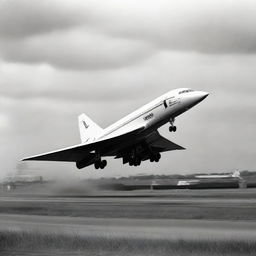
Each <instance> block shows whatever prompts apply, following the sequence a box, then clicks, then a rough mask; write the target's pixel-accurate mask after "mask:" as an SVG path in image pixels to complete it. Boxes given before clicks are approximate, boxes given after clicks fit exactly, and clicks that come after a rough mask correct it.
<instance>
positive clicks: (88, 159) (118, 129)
mask: <svg viewBox="0 0 256 256" xmlns="http://www.w3.org/2000/svg"><path fill="white" fill-rule="evenodd" d="M207 96H208V93H207V92H202V91H194V90H192V89H188V88H181V89H175V90H172V91H169V92H168V93H166V94H164V95H162V96H160V97H159V98H157V99H155V100H153V101H151V102H150V103H148V104H146V105H144V106H143V107H141V108H139V109H138V110H136V111H134V112H133V113H131V114H129V115H128V116H126V117H124V118H122V119H121V120H119V121H117V122H116V123H114V124H112V125H110V126H109V127H107V128H106V129H102V128H101V127H100V126H98V125H97V124H96V123H95V122H93V121H92V120H91V119H90V118H89V117H88V116H86V115H85V114H81V115H80V116H79V117H78V124H79V131H80V137H81V144H78V145H75V146H71V147H67V148H63V149H60V150H56V151H51V152H48V153H45V154H40V155H34V156H30V157H28V158H24V159H22V160H23V161H26V160H40V161H63V162H75V163H76V167H77V168H78V169H81V168H84V167H87V166H89V165H92V164H94V167H95V168H96V169H99V168H101V169H103V168H105V167H106V165H107V161H106V159H103V158H106V157H110V156H112V157H114V158H122V160H123V164H126V163H129V165H130V166H138V165H140V164H141V162H142V161H145V160H150V162H158V161H159V160H160V158H161V153H162V152H166V151H171V150H180V149H184V148H183V147H181V146H179V145H177V144H175V143H173V142H171V141H169V140H167V139H166V138H164V137H162V136H161V135H160V134H159V132H158V131H157V129H158V128H159V127H161V126H163V125H164V124H166V123H168V122H169V123H170V127H169V131H170V132H176V129H177V128H176V126H175V125H174V121H175V118H176V117H177V116H179V115H181V114H182V113H184V112H185V111H187V110H188V109H190V108H192V107H193V106H195V105H196V104H198V103H199V102H201V101H202V100H204V99H205V98H206V97H207Z"/></svg>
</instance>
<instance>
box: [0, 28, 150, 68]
mask: <svg viewBox="0 0 256 256" xmlns="http://www.w3.org/2000/svg"><path fill="white" fill-rule="evenodd" d="M0 52H2V58H3V59H4V60H6V61H10V62H20V63H30V64H33V63H35V64H37V63H38V64H42V63H47V64H50V65H52V66H54V67H60V68H64V69H71V70H72V69H87V70H88V69H94V70H97V69H113V68H118V67H123V66H127V65H132V64H134V63H137V62H139V61H142V60H143V59H145V58H148V57H150V56H151V55H152V54H153V52H154V49H153V47H152V46H151V45H148V44H147V43H146V42H141V41H137V40H130V39H121V38H112V37H111V38H110V37H106V36H104V35H100V34H97V33H91V32H89V31H84V30H75V31H74V30H71V31H65V32H58V33H50V34H47V35H40V36H34V37H29V38H26V39H22V40H12V41H10V40H6V41H2V42H0Z"/></svg>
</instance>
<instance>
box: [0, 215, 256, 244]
mask: <svg viewBox="0 0 256 256" xmlns="http://www.w3.org/2000/svg"><path fill="white" fill-rule="evenodd" d="M0 230H2V231H3V230H9V231H10V230H11V231H13V230H15V231H30V232H41V233H42V232H45V233H48V234H49V233H55V234H56V233H59V234H77V235H79V236H87V237H88V236H93V237H97V236H103V237H104V236H106V237H118V238H120V237H121V238H138V239H169V240H177V239H185V240H187V239H189V240H191V239H196V240H226V239H227V240H239V241H241V240H245V241H247V240H255V239H256V232H255V230H256V223H255V222H249V221H248V222H246V221H240V222H237V221H236V222H234V221H209V220H162V219H130V218H92V217H91V218H85V217H67V216H65V217H63V216H28V215H14V214H0Z"/></svg>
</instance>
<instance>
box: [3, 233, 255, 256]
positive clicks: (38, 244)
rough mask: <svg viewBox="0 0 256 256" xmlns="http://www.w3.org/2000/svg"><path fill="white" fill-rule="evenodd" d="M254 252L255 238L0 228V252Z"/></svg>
mask: <svg viewBox="0 0 256 256" xmlns="http://www.w3.org/2000/svg"><path fill="white" fill-rule="evenodd" d="M13 253H15V255H101V256H105V255H125V256H129V255H159V256H162V255H175V256H185V255H190V256H191V255H192V256H193V255H199V256H200V255H207V256H213V255H214V256H220V255H232V256H233V255H251V256H252V255H255V253H256V241H232V240H227V241H197V240H174V241H173V240H167V239H166V240H156V239H154V240H153V239H143V240H142V239H133V238H107V237H103V236H97V237H81V236H78V235H76V234H73V235H72V236H71V235H60V234H52V233H51V234H50V233H49V234H47V233H31V232H24V231H23V232H16V231H7V232H6V231H5V232H0V255H14V254H13Z"/></svg>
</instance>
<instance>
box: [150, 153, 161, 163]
mask: <svg viewBox="0 0 256 256" xmlns="http://www.w3.org/2000/svg"><path fill="white" fill-rule="evenodd" d="M160 158H161V154H160V153H156V154H152V155H151V156H150V158H149V160H150V162H159V160H160Z"/></svg>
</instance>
